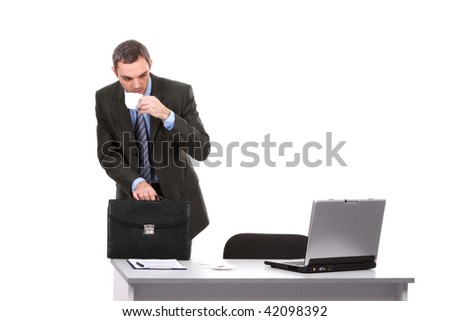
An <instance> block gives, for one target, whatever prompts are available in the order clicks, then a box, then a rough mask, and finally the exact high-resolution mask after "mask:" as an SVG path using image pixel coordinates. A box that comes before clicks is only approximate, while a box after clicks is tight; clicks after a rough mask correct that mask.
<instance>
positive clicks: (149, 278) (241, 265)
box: [111, 259, 414, 284]
mask: <svg viewBox="0 0 450 321" xmlns="http://www.w3.org/2000/svg"><path fill="white" fill-rule="evenodd" d="M223 262H224V263H226V264H232V265H234V266H235V268H234V269H231V270H214V269H212V268H211V267H209V266H205V265H202V264H201V263H203V262H199V261H192V260H189V261H180V263H181V264H183V265H184V266H185V267H187V270H176V271H172V270H135V269H133V268H132V267H131V266H130V264H129V263H128V262H127V260H119V259H113V260H111V263H112V264H113V265H114V267H115V268H116V270H117V271H118V272H119V273H120V274H121V275H122V277H123V278H124V279H125V280H126V281H127V282H128V283H129V284H143V283H149V284H150V283H161V282H164V283H217V282H220V281H225V280H226V282H227V283H241V282H244V281H245V282H249V280H251V281H252V282H254V283H260V282H263V283H265V284H268V283H270V282H276V283H278V284H279V283H283V282H286V283H293V282H294V283H303V284H308V283H309V284H311V283H315V284H318V283H327V284H330V283H414V278H413V277H405V276H403V275H401V273H402V272H401V271H400V272H395V271H390V270H389V269H386V268H384V267H383V268H380V267H377V268H375V269H373V270H362V271H346V272H328V273H316V274H314V273H313V274H311V273H308V274H304V273H296V272H291V271H286V270H281V269H275V268H272V267H270V266H267V265H265V264H264V260H223Z"/></svg>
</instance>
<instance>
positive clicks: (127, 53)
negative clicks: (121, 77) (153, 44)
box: [112, 40, 150, 69]
mask: <svg viewBox="0 0 450 321" xmlns="http://www.w3.org/2000/svg"><path fill="white" fill-rule="evenodd" d="M139 57H144V59H145V60H146V61H147V63H148V64H149V65H150V54H149V53H148V50H147V48H146V47H145V46H144V45H143V44H141V43H140V42H138V41H136V40H127V41H124V42H122V43H121V44H120V45H118V46H117V47H116V49H114V52H113V56H112V59H113V65H114V69H117V65H118V64H119V62H122V63H124V64H131V63H133V62H135V61H137V60H138V59H139Z"/></svg>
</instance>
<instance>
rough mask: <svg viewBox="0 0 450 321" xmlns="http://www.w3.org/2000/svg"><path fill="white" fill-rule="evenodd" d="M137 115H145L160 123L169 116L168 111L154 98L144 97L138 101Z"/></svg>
mask: <svg viewBox="0 0 450 321" xmlns="http://www.w3.org/2000/svg"><path fill="white" fill-rule="evenodd" d="M138 107H139V113H147V114H150V115H151V116H153V117H155V118H159V119H161V120H162V121H164V120H166V119H167V118H168V117H169V115H170V109H169V108H167V107H166V106H164V105H163V104H162V103H161V102H160V101H159V99H158V98H156V97H155V96H144V97H142V98H141V100H140V101H139V105H138Z"/></svg>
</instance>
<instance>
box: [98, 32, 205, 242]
mask: <svg viewBox="0 0 450 321" xmlns="http://www.w3.org/2000/svg"><path fill="white" fill-rule="evenodd" d="M151 66H152V60H151V59H150V55H149V53H148V50H147V48H146V47H145V46H144V45H142V44H141V43H139V42H137V41H134V40H128V41H125V42H123V43H121V44H120V45H119V46H117V48H116V49H115V50H114V53H113V67H112V70H113V72H114V74H115V75H116V76H117V78H118V81H117V82H115V83H113V84H111V85H109V86H106V87H104V88H102V89H100V90H99V91H97V93H96V107H95V109H96V116H97V142H98V147H97V155H98V158H99V161H100V164H101V166H102V167H103V168H104V169H105V171H106V173H107V174H108V175H109V177H111V178H112V179H113V180H114V181H115V182H116V186H117V191H116V198H117V199H135V200H137V201H154V200H158V195H160V196H164V197H165V198H166V199H169V200H177V201H191V222H190V236H191V238H194V237H195V236H196V235H197V234H198V233H200V232H201V231H202V230H203V229H204V228H205V227H206V226H207V225H208V223H209V221H208V215H207V212H206V208H205V204H204V201H203V196H202V193H201V190H200V186H199V183H198V178H197V175H196V173H195V172H194V169H193V167H192V165H191V162H190V157H192V158H194V159H195V160H197V161H203V160H205V159H206V158H207V156H208V154H209V151H210V142H209V135H208V134H207V132H206V131H205V129H204V127H203V124H202V122H201V120H200V117H199V114H198V112H197V108H196V103H195V100H194V95H193V91H192V87H191V86H189V85H187V84H183V83H180V82H176V81H172V80H169V79H165V78H160V77H157V76H155V75H153V74H152V73H150V69H151ZM125 92H127V93H139V94H142V95H144V96H143V97H142V98H141V99H140V101H139V104H138V109H137V110H134V109H128V108H127V106H126V105H125ZM142 139H144V140H145V141H146V143H148V145H147V144H144V143H142V142H141V141H140V140H142ZM145 156H147V158H145ZM148 163H149V164H148ZM146 169H148V171H146Z"/></svg>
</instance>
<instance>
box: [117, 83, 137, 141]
mask: <svg viewBox="0 0 450 321" xmlns="http://www.w3.org/2000/svg"><path fill="white" fill-rule="evenodd" d="M117 87H118V88H117V90H116V97H115V101H114V106H113V108H114V110H115V114H116V115H117V122H118V123H119V126H120V128H121V129H122V130H121V131H122V132H123V133H131V139H132V140H133V141H135V140H136V137H135V135H134V129H133V123H132V122H131V116H130V110H129V109H128V108H127V106H126V105H125V94H124V91H123V88H122V86H121V85H120V84H119V83H118V86H117Z"/></svg>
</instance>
